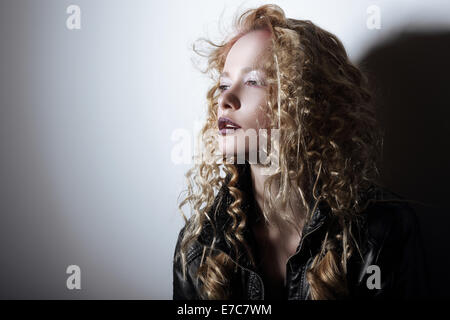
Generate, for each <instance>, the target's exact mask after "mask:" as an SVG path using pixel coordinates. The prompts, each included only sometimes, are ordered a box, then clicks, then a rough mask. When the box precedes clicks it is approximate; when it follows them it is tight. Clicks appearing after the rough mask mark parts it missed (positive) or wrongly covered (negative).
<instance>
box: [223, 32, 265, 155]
mask: <svg viewBox="0 0 450 320" xmlns="http://www.w3.org/2000/svg"><path fill="white" fill-rule="evenodd" d="M270 44H271V42H270V33H269V32H267V31H263V30H258V31H252V32H250V33H247V34H246V35H244V36H242V37H241V38H239V40H238V41H236V42H235V43H234V45H233V46H232V48H231V49H230V51H229V53H228V55H227V58H226V61H225V65H224V68H223V71H222V73H221V76H220V88H219V90H220V91H221V94H220V96H219V100H218V119H219V121H218V126H219V145H220V149H221V150H222V153H223V154H227V155H236V156H237V155H238V154H240V155H241V156H242V155H243V154H245V155H246V158H247V157H248V154H249V152H252V153H256V152H257V150H258V145H259V134H260V131H259V129H266V128H267V126H268V123H269V122H268V120H269V119H268V117H267V115H266V113H265V112H264V109H265V106H266V105H267V99H268V95H267V93H268V88H267V84H266V78H265V74H264V72H263V70H262V69H261V68H260V67H261V66H262V62H263V59H267V55H266V53H267V52H268V51H267V50H268V49H269V46H270ZM226 120H230V121H231V123H227V121H226ZM249 129H250V130H249ZM251 129H253V130H251ZM246 136H247V137H252V136H253V137H255V136H256V137H257V138H256V139H254V138H249V139H248V142H249V143H245V140H246ZM254 140H256V141H254ZM238 141H241V142H242V141H243V142H244V143H238Z"/></svg>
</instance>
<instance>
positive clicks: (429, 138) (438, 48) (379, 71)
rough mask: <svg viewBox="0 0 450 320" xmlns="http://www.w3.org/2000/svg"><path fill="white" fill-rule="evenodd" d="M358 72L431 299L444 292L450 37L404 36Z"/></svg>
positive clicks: (449, 244)
mask: <svg viewBox="0 0 450 320" xmlns="http://www.w3.org/2000/svg"><path fill="white" fill-rule="evenodd" d="M358 65H359V66H360V68H361V69H362V70H363V71H364V72H365V73H366V75H367V76H368V77H369V80H370V82H371V84H372V86H373V90H374V92H375V103H376V105H377V108H378V111H377V115H378V118H379V120H380V123H381V125H382V126H383V128H384V130H385V139H384V149H383V165H382V168H381V176H382V179H383V181H384V183H385V184H386V186H387V187H388V188H390V189H391V190H392V191H394V192H397V193H399V194H401V195H403V196H404V197H405V198H408V199H412V200H416V201H419V202H422V203H423V205H420V204H417V205H413V207H414V208H415V209H416V212H417V213H418V216H419V219H420V222H421V231H422V236H423V242H424V246H425V253H426V257H427V262H428V269H429V273H430V279H429V280H430V289H431V290H430V293H431V297H432V298H443V297H449V295H450V294H449V293H448V288H449V287H450V241H449V237H448V235H449V231H448V229H449V226H450V204H449V198H450V194H449V191H450V188H449V184H450V156H449V155H450V142H449V139H450V32H449V31H446V32H432V33H431V32H423V33H422V32H403V33H399V34H397V35H396V36H395V37H392V38H391V39H389V40H387V41H386V42H384V43H381V44H378V45H377V46H375V47H373V48H372V49H371V50H369V51H368V52H367V54H366V55H365V56H364V57H362V58H361V60H360V61H359V63H358Z"/></svg>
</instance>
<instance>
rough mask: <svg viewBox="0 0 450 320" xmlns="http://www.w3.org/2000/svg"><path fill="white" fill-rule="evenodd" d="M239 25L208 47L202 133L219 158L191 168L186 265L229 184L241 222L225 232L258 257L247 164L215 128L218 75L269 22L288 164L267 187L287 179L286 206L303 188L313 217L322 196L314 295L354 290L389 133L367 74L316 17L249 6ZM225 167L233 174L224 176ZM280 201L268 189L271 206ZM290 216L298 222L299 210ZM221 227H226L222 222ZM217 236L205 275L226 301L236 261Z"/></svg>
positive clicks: (282, 161)
mask: <svg viewBox="0 0 450 320" xmlns="http://www.w3.org/2000/svg"><path fill="white" fill-rule="evenodd" d="M234 27H235V31H236V32H235V33H234V34H233V35H232V36H231V37H230V38H228V39H225V40H224V41H223V42H222V43H219V44H216V43H213V42H211V41H209V40H206V41H207V43H208V44H210V45H211V46H212V50H211V51H210V53H209V54H208V55H207V58H208V67H207V69H206V70H205V72H210V73H211V75H212V80H213V83H214V84H213V86H212V87H211V88H210V89H209V90H208V93H207V101H208V110H207V119H206V122H205V124H204V126H203V128H202V130H201V132H200V135H199V138H200V140H201V143H202V145H203V148H204V152H205V153H207V154H208V155H210V158H211V159H213V161H207V160H203V161H200V162H197V163H196V164H195V165H194V166H193V168H191V169H190V170H189V171H188V172H187V173H186V177H187V185H188V187H187V189H186V193H187V195H186V197H185V198H184V200H183V201H182V202H181V203H180V205H179V208H180V209H181V208H182V207H183V206H184V205H186V204H187V203H189V204H190V207H191V208H192V211H193V213H192V215H191V218H190V219H189V220H188V219H187V218H186V216H185V215H184V213H183V217H184V219H185V222H186V226H185V232H184V234H183V237H182V241H181V245H180V248H181V249H180V255H181V259H182V261H183V266H184V268H185V261H186V257H185V255H186V252H187V249H188V247H189V245H190V243H191V242H192V241H194V240H195V239H196V238H197V237H198V236H199V235H200V233H201V232H202V229H203V227H204V225H205V223H207V222H208V221H209V222H211V221H212V218H213V217H211V216H210V215H209V214H208V213H209V212H210V209H211V208H212V207H213V204H214V199H215V198H216V194H217V192H218V191H219V190H220V187H221V186H222V185H223V184H224V183H227V187H228V190H229V192H230V194H231V196H232V198H233V199H234V201H233V202H232V203H231V204H229V205H228V206H227V214H228V215H229V216H230V217H231V218H232V221H233V223H231V224H230V226H229V228H228V230H224V231H223V232H224V234H225V238H226V241H227V242H228V244H229V245H230V246H231V247H232V248H234V250H235V252H236V255H237V256H238V255H239V254H243V255H246V256H247V257H249V258H250V261H252V263H254V260H253V256H252V252H251V250H250V249H249V247H248V246H247V244H246V243H245V241H244V236H243V230H244V228H245V226H246V223H247V220H248V219H247V216H246V213H245V212H243V210H242V208H241V204H242V201H243V194H242V190H240V189H239V188H238V187H237V182H238V178H239V167H238V165H236V164H233V163H224V162H223V161H222V163H221V162H220V161H216V160H217V157H220V156H218V155H217V146H216V144H215V141H214V137H211V136H210V135H208V134H207V132H208V130H210V129H217V107H218V95H219V90H218V88H219V79H218V77H217V74H218V73H220V72H221V71H222V69H223V67H224V64H225V60H226V57H227V54H228V51H229V50H230V48H231V47H232V46H233V44H234V43H235V42H236V41H237V40H238V39H239V38H240V37H241V36H243V35H244V34H246V33H248V32H251V31H252V30H258V29H265V30H268V31H270V33H271V40H272V46H271V50H272V51H271V57H272V59H268V61H267V63H266V65H265V66H264V68H265V72H266V75H267V77H268V79H269V83H270V85H269V98H268V108H267V112H268V115H269V116H270V119H271V121H272V127H277V126H278V124H279V129H280V150H279V170H278V171H277V172H276V173H274V174H273V175H271V176H270V177H268V179H267V181H266V185H265V190H266V191H267V190H268V189H269V187H268V186H270V184H271V183H273V181H275V180H277V181H279V190H280V192H279V197H277V199H278V200H280V199H281V200H280V203H281V204H282V205H286V199H287V198H288V197H287V196H288V195H289V192H291V191H292V190H293V189H292V187H293V186H295V187H294V189H295V191H296V192H298V194H299V195H300V198H301V200H302V202H303V206H304V207H305V208H306V210H307V218H308V219H310V218H311V213H312V212H314V210H315V207H316V206H317V205H318V203H319V201H325V202H326V203H327V205H328V206H329V207H330V209H331V211H330V212H331V217H332V223H330V224H329V226H328V227H327V228H328V229H327V231H326V235H325V238H324V240H323V242H322V247H321V251H320V252H319V253H318V254H317V255H316V256H315V257H314V260H313V263H312V266H311V268H310V269H309V270H308V273H307V279H308V282H309V284H310V288H311V290H310V295H311V298H312V299H336V298H340V297H344V296H345V295H346V294H347V284H346V280H345V279H346V277H345V275H346V265H347V260H348V259H349V257H350V256H351V255H352V254H353V253H354V251H355V248H357V243H356V242H355V241H354V237H353V236H352V230H351V228H352V227H351V226H352V225H353V223H352V222H354V221H355V220H356V217H357V216H358V214H359V213H360V212H362V210H363V208H364V207H365V206H364V203H363V202H362V199H363V197H362V194H363V192H364V191H365V190H367V189H368V188H369V187H370V186H372V185H373V184H374V183H378V178H379V172H378V169H377V168H378V163H379V161H380V158H379V155H380V153H381V152H380V151H381V147H382V138H381V136H382V135H381V131H380V129H379V127H378V124H377V121H376V117H375V112H374V110H373V107H372V104H371V101H372V97H371V93H370V91H369V90H368V84H367V80H366V78H365V76H364V75H363V74H362V73H361V71H360V70H359V69H358V68H357V67H355V66H354V65H353V64H352V63H351V62H350V61H349V58H348V56H347V54H346V51H345V49H344V46H343V45H342V43H341V41H340V40H339V39H338V38H337V37H336V36H335V35H333V34H331V33H329V32H327V31H325V30H323V29H321V28H320V27H318V26H316V25H315V24H313V23H312V22H311V21H308V20H295V19H289V18H286V16H285V14H284V12H283V10H282V9H281V8H280V7H278V6H276V5H263V6H261V7H259V8H256V9H251V10H247V11H245V12H244V13H243V14H241V15H240V16H238V17H237V19H236V20H235V21H234ZM194 50H195V47H194ZM221 168H222V169H223V171H224V172H225V174H226V177H228V178H229V179H226V177H222V176H221V174H220V171H221V170H220V169H221ZM293 181H294V182H295V184H292V182H293ZM265 194H266V193H265ZM277 199H275V200H273V199H272V198H271V197H270V196H269V197H265V199H264V201H265V203H266V202H267V206H268V208H269V210H268V211H269V212H270V209H271V208H273V207H274V202H275V201H277ZM311 203H313V206H312V207H311V206H310V204H311ZM286 214H287V213H286ZM284 219H286V220H290V221H294V220H293V217H290V216H286V217H284ZM212 225H214V224H212ZM214 233H215V235H217V230H214ZM215 241H216V237H213V239H212V242H211V245H210V246H209V247H208V248H204V251H203V256H202V261H201V265H200V268H199V270H198V280H199V281H200V282H201V284H202V296H203V298H205V299H226V298H228V297H230V295H231V288H230V283H229V280H228V279H230V275H231V273H232V272H233V269H234V268H235V267H236V266H235V265H234V264H235V262H234V260H233V259H232V258H231V257H229V256H228V255H227V254H225V253H224V252H222V251H219V252H216V251H215V250H214V247H215ZM241 249H243V250H241Z"/></svg>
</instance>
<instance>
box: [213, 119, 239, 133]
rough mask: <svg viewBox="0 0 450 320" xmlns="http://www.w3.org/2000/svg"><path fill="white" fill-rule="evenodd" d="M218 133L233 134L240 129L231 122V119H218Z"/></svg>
mask: <svg viewBox="0 0 450 320" xmlns="http://www.w3.org/2000/svg"><path fill="white" fill-rule="evenodd" d="M218 125H219V131H220V133H221V134H222V135H225V134H229V133H234V132H235V130H237V129H239V128H241V126H240V125H238V124H237V123H235V122H233V121H231V119H229V118H226V117H220V118H219V121H218Z"/></svg>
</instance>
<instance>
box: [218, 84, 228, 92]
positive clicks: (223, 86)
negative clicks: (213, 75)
mask: <svg viewBox="0 0 450 320" xmlns="http://www.w3.org/2000/svg"><path fill="white" fill-rule="evenodd" d="M228 87H229V86H227V85H225V84H222V85H220V86H219V91H225V90H227V89H228Z"/></svg>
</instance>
